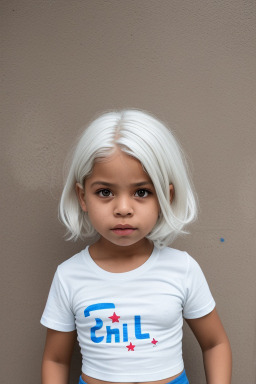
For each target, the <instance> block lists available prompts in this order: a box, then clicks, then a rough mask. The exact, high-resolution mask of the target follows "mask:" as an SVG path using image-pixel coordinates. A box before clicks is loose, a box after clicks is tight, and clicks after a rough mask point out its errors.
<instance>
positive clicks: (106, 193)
mask: <svg viewBox="0 0 256 384" xmlns="http://www.w3.org/2000/svg"><path fill="white" fill-rule="evenodd" d="M97 195H99V196H100V197H110V196H112V195H113V194H112V192H111V191H110V190H109V189H101V190H99V191H97Z"/></svg>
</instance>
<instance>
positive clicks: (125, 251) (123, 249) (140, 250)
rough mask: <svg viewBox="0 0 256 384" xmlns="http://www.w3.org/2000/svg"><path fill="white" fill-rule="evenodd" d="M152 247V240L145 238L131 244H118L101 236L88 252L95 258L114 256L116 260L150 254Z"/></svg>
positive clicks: (112, 257)
mask: <svg viewBox="0 0 256 384" xmlns="http://www.w3.org/2000/svg"><path fill="white" fill-rule="evenodd" d="M153 248H154V244H153V243H152V241H150V240H148V239H146V238H144V239H142V240H140V241H139V242H137V243H135V244H132V245H128V246H119V245H116V244H113V243H111V242H109V241H107V240H106V239H104V238H102V237H101V238H100V239H99V240H98V241H97V242H96V243H94V244H93V245H92V246H91V247H90V253H91V255H92V257H93V258H97V259H101V258H104V259H106V258H111V259H115V258H116V259H118V260H124V259H128V258H131V257H133V256H136V257H139V256H150V254H151V253H152V251H153Z"/></svg>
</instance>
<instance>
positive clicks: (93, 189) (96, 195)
mask: <svg viewBox="0 0 256 384" xmlns="http://www.w3.org/2000/svg"><path fill="white" fill-rule="evenodd" d="M76 189H77V194H78V198H79V202H80V205H81V208H82V210H83V211H84V212H87V213H88V216H89V219H90V221H91V223H92V225H93V227H94V228H95V229H96V231H97V232H98V233H99V234H100V235H101V238H102V239H104V240H105V241H107V242H110V243H112V244H115V245H118V246H129V245H133V244H135V243H138V242H140V241H143V240H144V239H145V236H147V235H148V234H149V232H151V230H152V229H153V227H154V226H155V224H156V222H157V219H158V214H159V203H158V199H157V196H156V191H155V188H154V185H153V184H152V181H151V179H150V177H149V176H148V174H147V173H146V172H145V171H144V170H143V168H142V166H141V163H140V162H139V161H138V160H137V159H134V158H133V157H131V156H129V155H127V154H125V153H124V152H122V151H119V150H118V151H116V152H115V153H114V154H113V155H111V156H109V157H108V158H105V159H102V160H101V161H99V162H96V163H95V165H94V167H93V170H92V174H91V175H90V177H88V178H87V179H86V181H85V186H84V189H82V188H81V187H79V185H78V184H77V186H76Z"/></svg>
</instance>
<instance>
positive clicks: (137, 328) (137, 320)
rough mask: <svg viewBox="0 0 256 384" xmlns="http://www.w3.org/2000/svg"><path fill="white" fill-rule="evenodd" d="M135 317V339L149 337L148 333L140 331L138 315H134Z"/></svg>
mask: <svg viewBox="0 0 256 384" xmlns="http://www.w3.org/2000/svg"><path fill="white" fill-rule="evenodd" d="M134 319H135V337H136V339H149V338H150V335H149V333H141V321H140V316H134Z"/></svg>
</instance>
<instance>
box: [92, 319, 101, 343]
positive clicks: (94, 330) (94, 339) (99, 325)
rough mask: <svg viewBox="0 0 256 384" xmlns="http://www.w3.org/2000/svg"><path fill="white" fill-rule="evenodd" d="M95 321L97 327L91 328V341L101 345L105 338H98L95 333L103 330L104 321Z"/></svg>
mask: <svg viewBox="0 0 256 384" xmlns="http://www.w3.org/2000/svg"><path fill="white" fill-rule="evenodd" d="M95 321H96V325H95V326H94V327H92V328H91V339H92V341H93V342H94V343H101V342H102V340H103V339H104V336H99V337H97V336H96V335H95V332H96V331H98V330H99V329H101V328H102V326H103V321H102V320H101V319H95Z"/></svg>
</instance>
